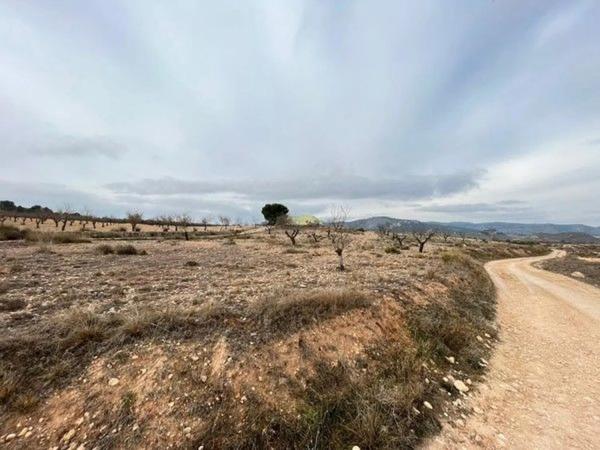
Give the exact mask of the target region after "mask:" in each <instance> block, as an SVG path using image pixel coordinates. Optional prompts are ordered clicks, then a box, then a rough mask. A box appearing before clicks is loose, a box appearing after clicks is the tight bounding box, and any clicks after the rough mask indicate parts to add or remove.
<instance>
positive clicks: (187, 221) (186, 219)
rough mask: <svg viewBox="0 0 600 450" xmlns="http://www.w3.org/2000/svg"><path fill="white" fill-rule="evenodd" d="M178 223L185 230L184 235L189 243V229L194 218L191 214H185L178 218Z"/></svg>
mask: <svg viewBox="0 0 600 450" xmlns="http://www.w3.org/2000/svg"><path fill="white" fill-rule="evenodd" d="M177 223H178V224H179V226H180V227H181V229H182V230H183V235H184V236H185V240H186V241H189V240H190V236H189V234H188V228H189V227H190V225H191V224H192V218H191V217H190V216H189V214H186V213H183V214H181V215H180V216H179V217H178V218H177Z"/></svg>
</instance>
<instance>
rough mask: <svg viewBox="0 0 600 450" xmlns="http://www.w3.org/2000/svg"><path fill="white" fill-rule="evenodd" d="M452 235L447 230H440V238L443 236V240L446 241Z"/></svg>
mask: <svg viewBox="0 0 600 450" xmlns="http://www.w3.org/2000/svg"><path fill="white" fill-rule="evenodd" d="M450 236H452V233H450V232H449V231H442V238H444V242H448V238H449V237H450Z"/></svg>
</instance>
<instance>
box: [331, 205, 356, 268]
mask: <svg viewBox="0 0 600 450" xmlns="http://www.w3.org/2000/svg"><path fill="white" fill-rule="evenodd" d="M346 220H348V209H346V208H344V207H343V206H336V207H334V208H332V210H331V219H330V225H331V227H330V228H329V232H328V233H329V239H330V240H331V244H332V246H333V250H334V251H335V253H336V254H337V255H338V258H339V265H338V269H339V270H345V269H346V266H345V265H344V250H345V249H346V248H347V247H348V245H349V244H350V241H351V239H350V235H349V234H348V229H347V228H346Z"/></svg>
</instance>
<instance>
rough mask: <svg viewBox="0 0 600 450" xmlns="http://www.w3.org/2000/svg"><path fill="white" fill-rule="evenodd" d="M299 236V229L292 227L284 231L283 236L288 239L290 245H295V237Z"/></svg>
mask: <svg viewBox="0 0 600 450" xmlns="http://www.w3.org/2000/svg"><path fill="white" fill-rule="evenodd" d="M298 234H300V227H292V228H290V229H289V230H285V235H286V236H287V237H289V238H290V241H292V245H294V246H295V245H296V236H298Z"/></svg>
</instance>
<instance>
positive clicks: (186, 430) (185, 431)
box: [183, 427, 192, 434]
mask: <svg viewBox="0 0 600 450" xmlns="http://www.w3.org/2000/svg"><path fill="white" fill-rule="evenodd" d="M183 432H184V433H185V434H190V433H191V432H192V428H191V427H185V428H184V429H183Z"/></svg>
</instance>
